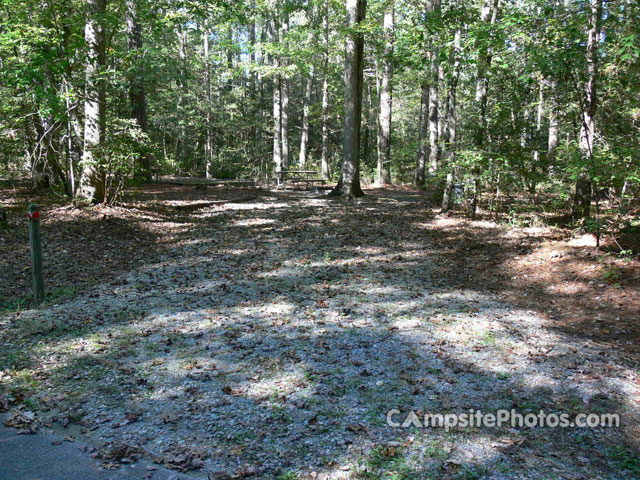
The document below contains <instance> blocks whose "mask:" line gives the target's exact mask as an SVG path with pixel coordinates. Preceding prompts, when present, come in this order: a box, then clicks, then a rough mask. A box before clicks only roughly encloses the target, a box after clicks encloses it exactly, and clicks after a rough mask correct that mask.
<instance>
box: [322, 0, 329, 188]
mask: <svg viewBox="0 0 640 480" xmlns="http://www.w3.org/2000/svg"><path fill="white" fill-rule="evenodd" d="M323 27H324V28H323V30H324V52H323V57H324V58H323V66H322V70H323V79H322V158H321V170H322V178H324V179H325V180H328V179H329V0H324V25H323Z"/></svg>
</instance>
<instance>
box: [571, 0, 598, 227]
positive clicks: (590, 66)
mask: <svg viewBox="0 0 640 480" xmlns="http://www.w3.org/2000/svg"><path fill="white" fill-rule="evenodd" d="M590 8H591V14H590V16H589V36H588V39H587V83H586V85H585V89H584V100H583V102H582V125H581V126H580V150H581V151H582V155H583V156H584V157H585V159H587V162H588V163H589V164H590V163H592V161H593V146H594V136H595V133H596V111H597V100H598V95H597V93H598V92H597V80H598V43H599V41H600V23H601V19H602V0H591V2H590ZM591 183H592V182H591V178H590V175H589V172H588V167H587V168H586V169H585V171H584V172H583V173H581V174H580V176H579V177H578V180H577V181H576V192H575V196H574V200H573V216H574V217H580V218H585V217H588V216H589V215H590V213H591V190H592V185H591Z"/></svg>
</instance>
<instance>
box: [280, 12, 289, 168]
mask: <svg viewBox="0 0 640 480" xmlns="http://www.w3.org/2000/svg"><path fill="white" fill-rule="evenodd" d="M288 31H289V14H288V13H287V14H286V16H285V19H284V22H282V29H281V34H282V35H281V38H280V41H281V42H284V43H285V49H286V43H287V34H288ZM282 64H283V66H286V65H287V61H286V59H283V60H282ZM280 96H281V99H280V101H281V103H280V116H281V120H280V122H281V123H280V125H281V127H282V133H281V137H280V141H281V142H282V168H283V169H285V170H286V169H288V168H289V78H288V77H287V75H286V74H285V75H282V76H281V80H280Z"/></svg>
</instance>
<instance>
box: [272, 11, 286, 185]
mask: <svg viewBox="0 0 640 480" xmlns="http://www.w3.org/2000/svg"><path fill="white" fill-rule="evenodd" d="M279 30H280V25H279V21H278V13H277V12H276V18H275V19H274V21H273V34H272V41H273V42H274V43H277V42H278V41H279ZM273 68H274V72H275V73H274V75H273V166H274V169H275V171H276V172H279V171H281V170H282V169H283V165H282V104H281V93H282V78H281V76H280V72H279V69H280V59H279V56H278V55H277V54H275V55H274V56H273Z"/></svg>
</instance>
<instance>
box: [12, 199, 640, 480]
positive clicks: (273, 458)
mask: <svg viewBox="0 0 640 480" xmlns="http://www.w3.org/2000/svg"><path fill="white" fill-rule="evenodd" d="M322 202H325V203H326V201H324V200H323V201H322ZM280 203H282V206H281V207H279V208H278V209H276V210H266V209H265V210H261V209H253V208H252V209H244V208H240V209H238V210H234V211H229V210H226V209H227V207H228V205H223V206H220V207H215V210H216V211H218V210H221V209H222V208H224V209H225V215H226V216H227V217H225V218H224V219H222V217H221V218H220V219H218V220H216V221H215V222H214V221H213V218H212V217H210V216H208V215H210V214H209V213H207V212H206V211H203V212H200V213H198V214H197V215H198V218H199V219H200V220H198V222H201V223H198V222H194V221H189V222H188V223H187V222H185V223H181V224H180V228H181V229H182V228H185V229H186V230H185V231H184V232H183V233H179V234H178V235H182V236H183V238H181V240H180V242H179V243H178V244H175V245H172V246H171V249H170V250H168V251H166V252H163V255H162V257H161V258H155V259H153V261H151V260H150V261H148V262H145V263H141V264H140V265H138V266H136V267H135V268H134V269H132V270H131V271H130V272H129V273H126V274H123V275H121V276H120V277H118V279H116V280H114V281H113V283H112V284H107V285H103V286H101V287H100V288H97V289H96V290H95V291H94V292H92V294H91V295H84V294H83V295H78V296H75V297H72V298H62V299H60V301H58V302H57V303H55V304H51V305H46V306H44V307H43V308H40V309H33V310H27V311H22V312H20V313H19V314H16V315H15V316H14V317H12V319H11V325H12V327H11V328H14V329H15V332H16V333H18V334H19V335H21V336H23V337H24V338H29V336H34V339H36V340H35V341H34V343H33V345H32V346H30V347H29V348H28V349H27V352H28V358H27V357H26V356H25V357H24V358H22V357H16V360H15V361H14V362H13V365H12V368H10V369H8V370H7V371H6V373H7V377H6V380H3V381H4V382H5V383H7V382H8V383H9V384H10V385H13V386H14V388H20V389H30V391H36V392H38V391H40V389H42V390H43V393H36V394H32V395H34V399H35V400H34V402H36V401H37V402H41V403H42V404H43V405H49V403H46V402H52V403H51V405H52V406H53V404H56V405H58V404H59V405H60V406H56V407H55V408H51V409H50V410H45V411H43V412H42V413H41V415H42V418H43V420H44V421H51V422H63V423H64V422H70V421H73V422H80V425H81V426H82V427H83V428H87V429H90V430H89V431H90V432H93V433H92V434H91V435H92V438H93V439H94V441H96V442H98V443H106V444H110V443H111V442H114V441H125V442H129V443H139V444H143V445H145V448H147V449H148V451H149V452H150V453H153V454H154V455H160V456H162V455H166V454H167V452H173V451H175V450H176V449H177V448H181V447H180V446H184V445H187V444H188V445H190V447H192V448H196V449H197V450H198V452H199V455H201V458H203V459H204V460H205V464H204V467H203V469H204V472H207V473H210V472H216V471H228V470H231V471H233V469H234V468H235V467H234V466H235V465H237V464H238V462H240V461H241V462H244V463H245V464H249V465H253V466H255V467H256V468H258V467H260V468H267V469H269V470H268V471H269V472H271V473H269V475H270V476H268V475H266V474H265V477H264V478H275V476H276V475H275V473H273V472H275V471H276V467H277V468H287V469H294V470H296V471H299V472H303V473H301V474H302V475H307V478H309V477H308V476H309V475H310V473H311V472H313V471H315V472H317V473H319V474H322V473H326V474H329V473H330V474H331V475H334V477H336V478H337V477H339V476H342V477H343V478H350V479H352V478H356V474H357V472H362V471H365V470H366V469H367V468H372V467H371V465H396V464H397V465H400V463H401V462H404V463H403V464H404V465H406V466H407V468H410V470H411V471H414V472H425V475H426V474H430V473H428V472H431V473H432V472H435V471H438V472H449V473H448V474H451V475H454V474H457V473H459V472H463V471H465V469H468V470H469V471H472V470H473V469H480V470H481V469H483V468H485V469H491V468H494V467H495V466H496V465H502V466H504V468H515V467H516V466H517V464H518V463H517V462H516V461H513V460H512V455H513V454H512V453H505V452H511V451H512V450H513V452H520V451H521V452H522V454H524V452H527V454H531V452H537V451H539V450H538V449H540V448H543V447H544V448H547V446H548V445H549V444H550V445H551V447H550V448H553V449H555V450H557V451H559V452H563V454H566V455H570V452H571V451H572V450H571V448H572V447H569V446H568V445H570V444H571V443H570V441H571V437H570V436H571V435H572V432H552V431H547V430H540V431H535V430H534V431H517V432H512V431H509V430H508V429H498V430H483V429H480V430H478V429H475V430H474V429H462V430H456V431H454V432H449V433H446V432H443V431H442V430H441V429H425V430H420V431H407V430H398V429H393V428H391V427H389V426H387V425H386V424H385V415H386V412H387V411H388V410H389V409H391V408H402V409H406V408H414V409H416V410H421V411H431V412H449V411H463V410H465V409H469V408H477V409H478V408H479V409H484V410H487V411H491V410H495V409H499V408H517V409H519V410H522V411H536V409H545V410H567V411H570V412H572V413H577V412H581V411H591V410H592V409H605V408H606V409H609V410H612V411H616V412H620V413H624V414H625V415H626V416H627V417H628V418H630V419H631V418H635V417H636V416H637V415H638V414H639V413H640V411H639V408H640V405H639V404H638V400H637V399H638V398H639V392H638V390H637V385H636V383H635V382H636V381H637V373H636V372H635V371H634V370H631V369H629V368H628V367H627V366H624V365H622V364H621V363H620V362H619V361H618V360H617V359H615V358H613V357H611V356H604V355H601V352H602V351H604V350H605V349H607V346H606V345H605V344H601V343H596V342H590V341H589V342H588V341H586V340H585V339H584V338H581V337H572V336H568V335H566V334H564V333H563V332H562V331H560V330H558V329H556V328H554V320H553V318H552V317H553V316H549V315H547V314H546V313H544V312H543V311H541V310H539V309H536V308H533V307H525V306H518V305H514V304H513V303H510V302H508V301H506V300H505V299H503V298H500V297H498V296H497V295H496V294H495V293H493V292H492V291H489V290H484V289H482V288H480V287H481V286H483V285H482V283H481V281H478V280H473V281H470V280H469V279H470V278H471V277H469V274H470V269H471V268H472V267H474V266H475V262H476V261H477V257H476V255H475V253H472V254H470V255H469V256H468V258H464V259H463V260H464V262H463V264H462V266H461V267H460V268H459V269H458V270H456V268H457V267H455V266H454V267H453V269H452V270H453V271H454V272H456V271H459V272H460V275H461V276H462V280H461V281H458V280H457V279H456V278H455V277H453V280H449V279H451V278H452V277H451V276H444V277H443V276H442V273H441V268H442V267H443V265H448V262H449V261H450V258H451V257H450V254H449V252H448V251H447V250H446V249H444V248H443V247H442V246H441V245H440V240H441V239H440V238H432V237H431V234H430V233H429V231H428V228H427V229H426V230H425V229H424V228H422V227H421V226H420V225H425V226H427V227H428V226H429V225H430V223H424V221H417V219H418V217H423V218H425V217H426V213H425V212H424V211H419V212H414V213H413V214H412V215H405V216H404V217H402V216H399V215H398V213H399V212H401V211H403V209H404V207H403V205H404V203H399V204H398V205H397V206H395V204H394V203H393V202H386V203H387V204H388V206H385V207H384V208H385V209H390V210H383V209H381V208H382V207H380V206H377V207H376V208H375V209H374V210H375V212H374V213H371V212H370V211H369V207H367V208H366V209H364V208H363V209H359V208H358V207H357V206H356V207H351V208H350V209H349V213H348V215H350V216H352V217H353V219H354V220H353V221H357V222H360V223H361V225H360V228H358V229H356V230H354V229H352V228H343V227H342V226H339V225H342V224H336V225H332V224H331V222H332V221H333V220H341V219H343V216H344V215H346V214H347V213H345V211H346V210H347V209H344V211H343V209H342V208H340V207H338V206H336V207H335V208H333V209H329V208H327V209H325V208H324V205H325V203H322V205H321V206H317V207H312V206H311V204H310V203H308V202H307V201H302V200H295V201H289V202H285V201H283V202H280ZM314 205H315V203H314ZM238 206H241V205H240V204H239V205H238ZM242 206H246V205H242ZM318 209H322V215H319V213H318ZM218 213H219V212H218ZM216 214H217V213H216ZM380 216H386V217H385V218H388V219H391V218H395V219H402V220H396V221H402V222H406V223H403V227H402V228H401V231H402V235H398V230H397V229H398V227H397V226H394V225H393V224H392V223H391V222H386V221H383V220H384V218H377V217H380ZM189 218H193V216H192V217H189ZM209 220H212V221H211V222H209ZM438 222H439V223H440V227H438V228H443V229H444V230H443V231H444V233H446V234H447V235H449V234H453V232H452V231H449V229H450V228H452V229H457V228H458V225H459V223H457V222H459V221H458V220H456V221H455V222H454V223H448V222H449V220H448V219H446V218H442V219H439V220H435V221H434V223H438ZM486 223H487V225H483V226H480V227H479V229H480V231H481V232H482V231H485V230H486V231H488V232H492V231H493V230H491V229H492V228H493V227H491V226H490V222H486ZM186 225H188V226H186ZM444 225H449V226H444ZM464 228H466V227H464ZM474 228H475V224H474ZM187 230H188V233H186V232H187ZM461 233H462V232H460V234H461ZM451 246H452V247H457V246H456V245H453V244H452V245H451ZM526 255H528V254H526ZM526 255H520V257H522V258H524V257H526ZM550 255H553V256H554V257H553V258H552V261H553V262H554V263H556V264H558V265H561V264H562V263H561V262H562V261H564V260H565V259H564V258H563V257H561V256H557V255H560V254H556V253H553V254H550ZM512 256H513V255H511V256H510V257H512ZM536 261H537V260H536ZM495 268H500V269H504V271H505V272H507V275H506V276H505V277H506V279H505V280H504V281H505V284H504V285H508V287H509V288H515V285H516V283H515V282H516V280H513V277H517V276H518V275H520V274H519V273H518V272H516V271H512V270H511V264H507V263H506V262H505V263H501V264H500V265H499V267H495ZM448 275H450V274H448ZM588 281H589V280H588V277H581V278H579V279H578V280H577V281H576V282H574V283H575V284H585V283H586V284H587V285H588V283H587V282H588ZM456 282H457V283H456ZM602 370H605V371H606V372H608V373H607V375H602V373H596V372H602ZM3 378H5V377H3ZM45 389H46V391H47V393H46V394H45V393H44V390H45ZM45 398H46V399H47V400H46V402H45V400H43V399H45ZM51 399H56V400H51ZM69 411H76V412H81V413H78V414H76V415H72V419H73V420H68V418H69V414H67V413H66V412H69ZM65 419H66V420H65ZM633 425H635V423H633V424H632V425H630V426H629V427H628V429H627V428H626V427H625V429H624V430H620V431H619V432H595V433H593V434H592V435H593V439H594V440H593V442H594V444H598V445H599V444H609V443H611V442H618V443H620V444H624V445H626V444H627V443H629V444H631V442H632V439H631V436H627V435H630V434H628V433H627V432H631V431H632V430H633V428H634V427H633ZM388 445H392V447H388ZM387 447H388V448H390V450H389V449H388V450H384V449H385V448H387ZM625 448H627V447H625ZM394 449H395V450H394ZM274 452H278V453H277V454H276V455H274ZM317 454H320V455H322V456H324V457H325V458H326V461H324V462H323V463H320V464H319V463H315V464H311V463H309V459H311V458H315V457H316V456H317ZM551 463H553V465H554V468H558V469H559V470H560V471H565V470H562V469H563V468H565V469H566V468H567V467H566V465H565V466H563V465H562V464H558V462H555V461H553V462H551ZM390 468H393V467H390ZM571 468H572V469H575V468H580V467H579V466H578V467H576V466H575V465H573V466H572V467H571ZM363 469H364V470H363Z"/></svg>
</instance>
